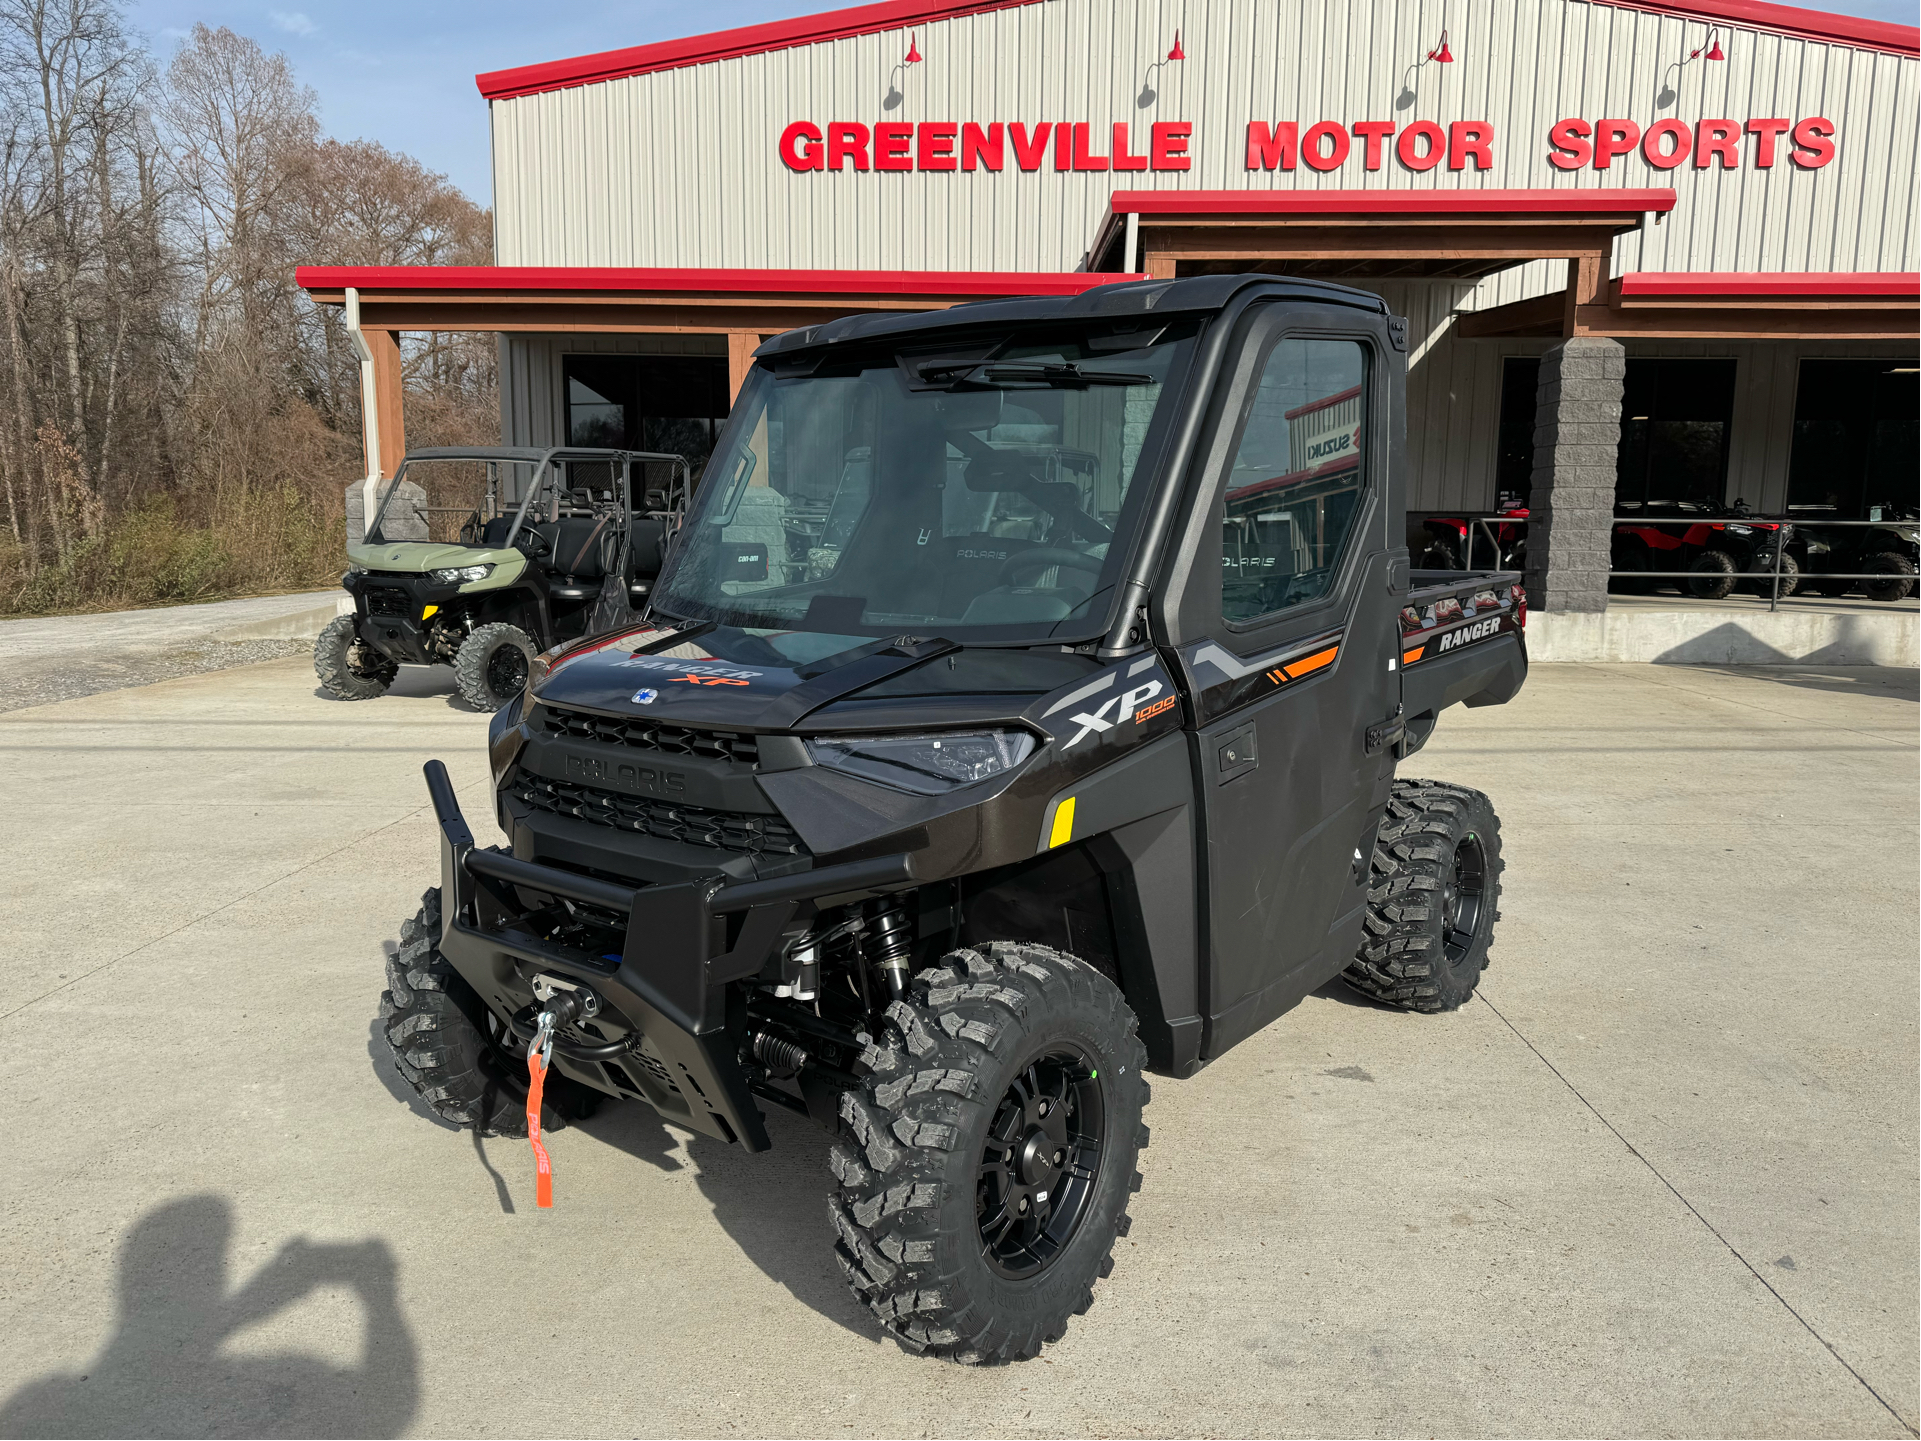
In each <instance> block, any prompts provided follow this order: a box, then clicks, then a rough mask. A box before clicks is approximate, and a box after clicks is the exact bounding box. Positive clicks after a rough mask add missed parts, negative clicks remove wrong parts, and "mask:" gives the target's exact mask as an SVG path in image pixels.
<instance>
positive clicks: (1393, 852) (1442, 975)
mask: <svg viewBox="0 0 1921 1441" xmlns="http://www.w3.org/2000/svg"><path fill="white" fill-rule="evenodd" d="M1500 903H1501V822H1500V818H1499V817H1497V816H1496V815H1495V814H1494V805H1493V803H1492V802H1491V801H1489V800H1488V798H1487V797H1486V796H1485V795H1483V794H1482V793H1481V792H1479V791H1476V790H1469V789H1468V788H1467V787H1466V786H1454V785H1447V784H1445V783H1443V782H1441V781H1414V780H1409V781H1396V782H1394V791H1393V794H1392V795H1391V796H1390V797H1389V798H1388V803H1387V816H1386V818H1385V819H1384V820H1383V821H1382V822H1381V829H1380V831H1379V832H1378V833H1377V834H1376V835H1375V838H1374V859H1373V864H1372V873H1371V875H1370V877H1369V881H1368V891H1367V930H1366V933H1365V934H1364V936H1363V938H1362V941H1361V946H1360V949H1359V950H1358V951H1357V952H1356V953H1355V956H1354V959H1353V960H1352V961H1351V962H1349V964H1348V967H1347V970H1346V971H1344V972H1343V973H1342V975H1341V979H1342V980H1343V981H1345V982H1346V983H1347V984H1348V986H1349V987H1350V988H1352V989H1353V990H1356V991H1359V992H1360V993H1361V994H1362V995H1364V996H1367V997H1368V998H1370V999H1371V1000H1376V1001H1380V1002H1382V1003H1383V1004H1385V1005H1390V1006H1399V1007H1400V1008H1401V1009H1402V1010H1405V1011H1452V1010H1457V1009H1459V1008H1460V1007H1461V1006H1462V1005H1464V1004H1465V1003H1466V1001H1467V999H1468V997H1470V996H1472V995H1473V994H1474V988H1475V986H1477V985H1478V984H1480V980H1481V972H1482V971H1483V970H1484V969H1486V967H1487V950H1488V946H1489V944H1490V943H1491V942H1492V940H1493V938H1494V922H1495V921H1496V920H1498V919H1500V910H1499V906H1500Z"/></svg>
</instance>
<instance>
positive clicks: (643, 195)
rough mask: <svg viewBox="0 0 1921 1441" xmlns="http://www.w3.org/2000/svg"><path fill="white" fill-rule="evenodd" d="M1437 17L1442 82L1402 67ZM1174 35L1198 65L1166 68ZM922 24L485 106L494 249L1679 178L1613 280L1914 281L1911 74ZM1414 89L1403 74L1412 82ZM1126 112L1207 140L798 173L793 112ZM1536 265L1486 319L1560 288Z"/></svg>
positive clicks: (594, 247)
mask: <svg viewBox="0 0 1921 1441" xmlns="http://www.w3.org/2000/svg"><path fill="white" fill-rule="evenodd" d="M1443 25H1445V26H1446V27H1447V28H1448V31H1449V39H1450V46H1451V49H1452V51H1453V53H1454V55H1455V57H1456V60H1455V63H1454V64H1452V65H1439V64H1427V65H1421V66H1419V67H1418V68H1415V69H1412V70H1410V69H1409V67H1410V66H1412V65H1414V62H1416V61H1418V60H1420V59H1421V57H1422V56H1423V55H1424V54H1425V53H1426V52H1427V51H1428V50H1429V49H1430V48H1432V46H1433V45H1434V43H1435V41H1436V40H1437V39H1438V37H1439V35H1440V33H1441V29H1442V27H1443ZM1176 27H1179V29H1180V30H1181V36H1182V46H1183V48H1184V50H1185V52H1186V54H1187V56H1188V58H1187V59H1186V60H1185V61H1183V62H1178V63H1167V62H1164V61H1163V60H1162V57H1163V56H1164V55H1165V54H1166V52H1167V50H1168V47H1169V45H1170V44H1171V42H1172V40H1173V36H1174V31H1175V29H1176ZM915 33H916V35H917V37H918V41H919V45H920V49H921V51H922V53H923V54H924V55H925V57H926V59H925V60H924V62H923V63H921V64H918V65H914V66H904V65H902V64H901V63H900V61H901V57H902V56H903V55H904V53H905V51H906V49H907V32H906V31H889V32H885V33H882V34H879V35H868V36H862V37H859V38H855V39H849V40H841V41H833V42H830V43H826V44H820V45H811V46H804V47H801V48H797V49H791V50H783V51H777V52H774V53H771V54H765V55H751V56H745V57H741V58H738V59H733V60H727V61H723V62H719V63H715V64H707V65H702V66H697V67H692V68H688V69H682V70H672V71H665V72H661V73H658V74H653V75H642V76H635V77H631V78H628V79H623V80H615V81H610V82H607V83H604V84H598V85H588V86H582V87H579V88H576V89H572V90H563V91H556V92H550V93H548V94H543V95H533V96H527V97H524V98H521V99H516V100H508V101H500V102H496V103H495V105H494V106H493V126H494V157H495V158H494V166H495V175H494V194H495V203H496V206H497V215H498V220H497V227H498V229H497V249H498V259H499V261H500V263H502V264H507V265H663V266H749V267H753V266H773V267H798V268H858V269H906V270H950V269H951V270H1069V269H1073V268H1075V267H1076V266H1077V265H1078V264H1080V263H1081V260H1082V257H1083V255H1084V253H1085V251H1086V249H1087V246H1088V244H1089V243H1090V241H1091V240H1092V238H1093V235H1094V233H1095V230H1096V228H1097V226H1098V225H1099V222H1100V220H1101V218H1102V216H1104V215H1105V214H1106V211H1107V201H1108V195H1109V193H1110V192H1111V191H1112V190H1113V189H1115V188H1117V187H1119V186H1125V187H1128V188H1150V187H1160V188H1169V189H1239V188H1246V187H1250V186H1280V187H1328V188H1354V187H1383V186H1385V187H1395V188H1418V189H1433V188H1436V187H1443V186H1483V187H1510V186H1512V187H1523V186H1573V185H1587V186H1592V185H1598V184H1603V183H1605V184H1608V185H1613V186H1623V185H1627V186H1633V185H1672V186H1673V187H1674V188H1675V190H1676V191H1677V192H1678V196H1679V199H1678V204H1677V206H1676V209H1675V212H1674V214H1673V215H1672V216H1671V217H1670V218H1669V219H1668V221H1667V222H1666V223H1664V224H1662V225H1660V226H1658V227H1655V228H1653V229H1650V230H1649V231H1648V232H1646V233H1645V234H1643V235H1641V236H1638V237H1629V238H1628V239H1626V240H1625V241H1624V242H1622V243H1621V244H1620V246H1619V247H1618V248H1617V253H1616V268H1617V270H1621V271H1625V270H1903V269H1915V268H1917V263H1918V262H1917V237H1916V233H1915V223H1916V222H1915V202H1916V185H1915V169H1916V167H1915V149H1916V147H1915V135H1916V129H1917V123H1921V106H1918V103H1917V96H1918V95H1921V88H1918V84H1917V77H1918V76H1921V66H1918V65H1917V63H1916V62H1915V61H1913V60H1910V59H1905V58H1901V57H1896V56H1892V55H1887V54H1883V53H1879V52H1875V51H1869V50H1857V49H1852V48H1849V47H1845V46H1841V45H1834V44H1826V43H1821V42H1817V41H1811V40H1800V39H1793V38H1788V37H1784V36H1778V35H1770V34H1764V33H1759V32H1756V31H1751V30H1742V29H1734V30H1732V31H1724V32H1723V33H1724V35H1725V37H1726V38H1725V41H1724V46H1725V50H1726V53H1727V56H1728V58H1727V59H1726V60H1725V61H1723V62H1708V61H1705V60H1703V61H1696V62H1695V63H1693V64H1691V65H1688V66H1687V67H1685V68H1684V69H1682V70H1680V71H1678V72H1676V71H1673V70H1671V68H1670V67H1671V66H1672V64H1673V62H1674V61H1676V60H1678V59H1680V58H1681V57H1682V56H1684V55H1686V54H1687V52H1688V51H1689V50H1690V49H1693V48H1695V47H1697V46H1699V45H1700V44H1701V43H1702V42H1703V41H1704V40H1705V37H1706V35H1707V27H1706V25H1705V24H1704V23H1703V22H1700V21H1690V20H1682V19H1679V18H1676V17H1673V16H1663V15H1655V14H1650V13H1647V12H1645V11H1640V10H1631V9H1623V8H1619V7H1615V6H1609V5H1599V4H1588V3H1580V0H1468V3H1465V4H1463V3H1460V0H1451V3H1447V4H1442V3H1437V0H1418V3H1409V0H1399V3H1397V0H1325V3H1314V0H1285V3H1283V4H1282V5H1280V6H1278V7H1276V6H1275V5H1274V4H1272V3H1270V0H1185V3H1181V0H1045V3H1041V4H1034V5H1027V6H1021V7H1018V8H1014V9H1008V10H999V11H994V12H991V13H989V14H985V15H980V16H974V17H969V18H964V19H958V20H949V21H942V22H940V23H937V24H933V25H927V26H922V27H918V28H917V30H916V32H915ZM1404 85H1405V86H1406V87H1407V88H1406V89H1405V90H1404V88H1403V87H1404ZM1573 115H1578V116H1582V117H1585V118H1587V119H1589V120H1594V119H1596V118H1599V117H1602V116H1626V117H1632V118H1634V119H1636V120H1637V121H1638V122H1639V123H1641V124H1642V125H1644V126H1645V125H1647V124H1649V123H1651V122H1652V121H1654V120H1656V119H1659V118H1666V117H1678V118H1681V119H1684V120H1688V121H1693V120H1696V119H1699V118H1703V117H1721V116H1728V117H1733V118H1735V119H1742V120H1744V119H1747V118H1749V117H1752V116H1785V117H1788V118H1790V119H1800V118H1803V117H1806V116H1811V115H1822V116H1825V117H1827V118H1828V119H1830V120H1832V121H1833V122H1835V124H1836V126H1837V127H1838V137H1837V144H1838V147H1839V151H1838V155H1837V158H1836V159H1835V160H1834V162H1833V163H1832V164H1830V165H1828V166H1826V167H1824V168H1822V169H1819V170H1812V171H1804V170H1800V169H1798V168H1797V167H1796V166H1794V165H1793V164H1792V163H1791V162H1790V161H1789V160H1788V158H1787V153H1786V152H1787V149H1788V146H1787V144H1786V137H1783V144H1782V147H1781V153H1780V155H1779V157H1778V158H1777V161H1776V163H1775V165H1774V167H1773V168H1772V169H1769V170H1759V169H1755V168H1753V167H1752V164H1751V151H1752V142H1751V141H1749V142H1745V146H1746V148H1747V150H1748V152H1749V163H1747V164H1744V166H1743V168H1741V169H1738V170H1728V171H1723V170H1720V169H1710V170H1697V169H1695V168H1694V167H1693V165H1692V164H1689V165H1686V166H1683V167H1681V168H1679V169H1676V170H1670V171H1661V170H1656V169H1655V168H1653V167H1652V166H1650V165H1649V164H1648V163H1647V162H1646V161H1645V160H1644V159H1643V158H1642V157H1641V156H1640V154H1639V153H1638V152H1637V153H1635V154H1633V155H1630V156H1628V157H1625V158H1623V159H1619V160H1617V161H1615V162H1614V164H1613V166H1612V167H1611V168H1610V169H1608V170H1605V171H1596V170H1593V169H1586V170H1582V171H1578V172H1574V173H1572V174H1570V173H1566V172H1563V171H1560V170H1557V169H1555V168H1554V167H1553V166H1551V165H1549V164H1548V161H1547V154H1548V147H1547V143H1546V136H1547V132H1548V128H1549V127H1550V126H1551V125H1552V124H1553V123H1554V122H1555V121H1556V120H1558V119H1561V118H1562V117H1565V116H1573ZM802 119H807V120H813V121H816V122H818V123H823V124H824V123H825V122H827V121H830V120H862V121H865V122H868V123H870V124H871V123H872V122H875V121H878V120H900V121H915V120H924V119H937V120H967V119H973V120H980V121H988V120H1003V121H1012V120H1025V121H1028V122H1030V123H1031V122H1034V121H1039V120H1050V121H1052V120H1088V121H1091V122H1093V123H1094V125H1095V134H1096V135H1097V136H1098V135H1100V134H1101V133H1102V129H1101V127H1102V126H1103V125H1104V124H1105V123H1106V122H1108V121H1113V120H1127V121H1129V122H1131V123H1132V124H1133V125H1134V126H1135V130H1136V134H1137V135H1140V134H1142V133H1143V132H1144V130H1145V127H1146V126H1147V125H1148V124H1150V123H1152V122H1153V121H1156V120H1187V121H1191V122H1193V124H1194V127H1195V131H1194V142H1193V153H1194V155H1195V165H1194V168H1193V169H1192V170H1191V171H1188V172H1185V173H1153V172H1149V173H1144V174H1139V175H1135V174H1128V175H1124V176H1117V175H1115V174H1113V173H1089V174H1071V173H1070V174H1060V173H1057V172H1055V171H1054V170H1053V169H1052V168H1051V164H1050V165H1049V166H1048V167H1047V168H1044V169H1042V170H1040V171H1037V172H1033V173H1024V172H1021V171H1019V170H1017V169H1015V168H1014V167H1013V165H1012V162H1011V160H1010V162H1009V168H1008V169H1007V170H1006V171H1004V172H1002V173H999V174H991V173H987V172H984V171H977V172H975V173H973V174H967V173H963V172H954V173H944V174H943V173H933V174H930V173H918V172H917V173H908V174H880V173H873V172H869V173H865V174H861V173H855V172H853V171H851V170H848V171H844V172H841V173H838V174H822V173H805V174H795V173H793V172H790V171H788V170H787V169H786V168H785V167H784V166H783V165H782V164H781V162H780V160H779V157H778V155H777V153H776V142H777V140H778V137H779V135H780V131H781V129H782V127H784V126H785V125H786V124H787V123H788V122H789V121H792V120H802ZM1251 119H1263V120H1288V119H1294V120H1299V121H1301V122H1303V123H1304V124H1306V123H1311V122H1313V121H1316V120H1320V119H1332V120H1338V121H1342V122H1352V121H1356V120H1363V119H1379V120H1392V121H1395V122H1396V123H1397V124H1401V125H1405V124H1406V123H1407V122H1408V121H1411V120H1414V119H1431V120H1437V121H1440V122H1441V123H1443V124H1445V123H1446V122H1447V121H1449V120H1457V119H1476V120H1480V119H1485V120H1490V121H1492V122H1493V124H1494V127H1495V137H1496V140H1495V147H1494V157H1495V161H1496V164H1495V166H1494V168H1493V169H1490V170H1488V171H1486V172H1476V171H1465V172H1453V171H1449V170H1448V169H1447V168H1446V167H1445V166H1442V167H1440V168H1438V169H1435V170H1431V171H1428V172H1426V173H1424V174H1416V173H1414V172H1411V171H1408V170H1405V169H1403V168H1401V167H1399V166H1398V165H1397V164H1396V163H1395V162H1393V161H1391V160H1390V162H1389V163H1388V165H1387V166H1386V167H1385V168H1383V169H1382V170H1380V171H1378V172H1372V173H1370V172H1368V171H1366V170H1364V169H1363V168H1362V164H1361V161H1360V158H1359V155H1358V150H1359V147H1358V146H1357V147H1356V154H1355V156H1353V157H1351V158H1350V159H1349V160H1348V161H1347V163H1346V164H1345V165H1343V166H1342V167H1340V168H1339V169H1337V170H1334V171H1331V172H1327V173H1325V174H1323V173H1320V172H1316V171H1313V170H1310V169H1308V168H1306V167H1305V166H1302V167H1301V168H1300V169H1298V170H1295V171H1292V172H1274V173H1272V174H1269V173H1266V172H1254V173H1250V172H1248V171H1247V170H1246V169H1245V168H1244V164H1243V159H1244V151H1245V131H1246V125H1247V122H1248V121H1249V120H1251ZM1563 279H1564V271H1563V269H1562V267H1560V266H1558V265H1556V266H1543V265H1536V266H1529V267H1526V268H1525V269H1524V270H1520V271H1511V272H1508V273H1507V274H1506V275H1504V276H1502V277H1498V278H1496V279H1494V280H1492V281H1490V282H1488V283H1487V284H1485V285H1484V286H1483V287H1482V288H1481V291H1480V293H1479V294H1477V295H1476V296H1475V297H1474V298H1473V302H1472V303H1473V304H1474V305H1475V306H1479V305H1484V304H1491V303H1498V302H1501V301H1505V300H1511V299H1516V298H1518V297H1519V296H1521V295H1522V294H1529V293H1540V292H1542V291H1545V290H1550V289H1559V288H1560V286H1561V285H1562V283H1563Z"/></svg>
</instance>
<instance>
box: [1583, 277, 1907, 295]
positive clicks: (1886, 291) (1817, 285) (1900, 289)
mask: <svg viewBox="0 0 1921 1441" xmlns="http://www.w3.org/2000/svg"><path fill="white" fill-rule="evenodd" d="M1620 285H1621V294H1622V295H1624V296H1625V295H1645V296H1665V295H1673V296H1711V295H1725V296H1741V295H1757V296H1758V295H1831V296H1836V297H1845V296H1854V297H1857V298H1863V299H1866V298H1872V297H1896V298H1898V297H1903V296H1905V297H1908V298H1910V299H1921V272H1918V271H1913V270H1802V271H1728V270H1702V271H1688V270H1639V271H1632V272H1630V273H1629V274H1627V275H1623V276H1622V277H1621V280H1620Z"/></svg>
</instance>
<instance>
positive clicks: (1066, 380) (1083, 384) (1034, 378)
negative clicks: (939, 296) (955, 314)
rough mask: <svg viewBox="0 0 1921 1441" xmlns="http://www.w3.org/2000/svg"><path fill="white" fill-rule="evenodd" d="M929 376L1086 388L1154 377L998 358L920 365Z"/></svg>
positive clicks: (1140, 382)
mask: <svg viewBox="0 0 1921 1441" xmlns="http://www.w3.org/2000/svg"><path fill="white" fill-rule="evenodd" d="M921 375H922V376H924V377H926V378H927V379H930V380H931V379H933V378H934V377H935V376H944V377H945V378H946V383H947V385H949V386H950V387H951V386H956V385H963V384H965V385H1047V386H1060V387H1063V388H1066V389H1071V390H1085V389H1086V388H1087V387H1088V386H1090V385H1152V384H1153V383H1154V377H1153V376H1151V375H1142V374H1140V373H1139V372H1137V371H1125V370H1082V369H1081V368H1080V366H1078V365H1076V364H1074V363H1073V362H1072V361H1066V360H1062V361H1052V360H1050V361H998V362H995V363H993V364H989V365H982V364H981V363H979V362H978V361H968V362H966V363H964V364H956V365H927V366H922V367H921Z"/></svg>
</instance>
